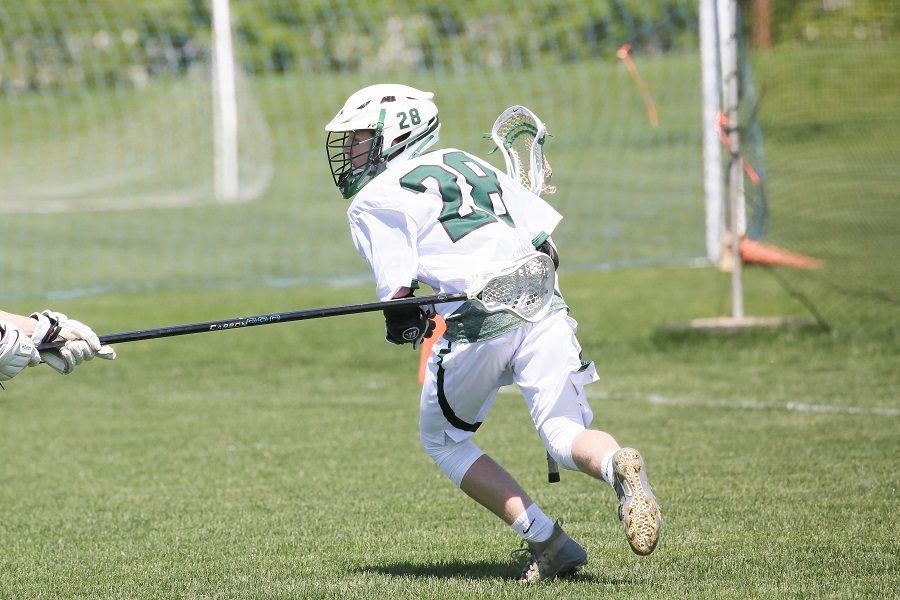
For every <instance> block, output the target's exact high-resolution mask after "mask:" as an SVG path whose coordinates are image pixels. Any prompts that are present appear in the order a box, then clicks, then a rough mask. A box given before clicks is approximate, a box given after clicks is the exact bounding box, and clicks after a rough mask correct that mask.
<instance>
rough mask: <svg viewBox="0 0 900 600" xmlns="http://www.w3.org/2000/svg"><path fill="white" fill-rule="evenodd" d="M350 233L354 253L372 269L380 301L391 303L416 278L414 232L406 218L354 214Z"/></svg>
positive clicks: (394, 212)
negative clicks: (398, 292) (354, 248)
mask: <svg viewBox="0 0 900 600" xmlns="http://www.w3.org/2000/svg"><path fill="white" fill-rule="evenodd" d="M350 230H351V233H352V235H353V242H354V243H355V244H356V249H357V251H358V252H359V253H360V255H361V256H362V257H363V258H365V259H366V262H367V263H369V267H370V268H371V269H372V274H373V275H374V277H375V287H376V293H377V294H378V298H379V299H380V300H390V299H391V298H393V297H394V294H395V293H396V292H397V290H399V289H400V288H402V287H409V286H410V284H411V283H412V282H413V281H414V280H415V279H416V277H417V272H418V264H419V257H418V254H417V251H416V239H415V232H416V229H415V225H414V224H413V223H412V221H411V219H410V218H409V216H407V215H406V214H404V213H403V212H401V211H398V210H390V209H378V210H367V211H365V212H361V213H358V214H357V215H355V218H354V219H353V220H352V221H351V223H350Z"/></svg>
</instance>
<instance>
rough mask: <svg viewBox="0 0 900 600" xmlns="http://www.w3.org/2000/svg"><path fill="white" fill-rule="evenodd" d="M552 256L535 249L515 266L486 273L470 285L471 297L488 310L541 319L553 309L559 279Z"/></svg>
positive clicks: (529, 318)
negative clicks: (551, 304)
mask: <svg viewBox="0 0 900 600" xmlns="http://www.w3.org/2000/svg"><path fill="white" fill-rule="evenodd" d="M555 274H556V269H555V268H554V266H553V260H552V259H551V258H550V257H549V256H547V255H546V254H544V253H543V252H532V253H529V254H527V255H525V256H524V257H522V258H521V259H519V260H518V261H516V263H515V264H513V265H512V266H510V267H508V268H506V269H503V270H502V271H499V272H496V273H490V274H485V275H483V276H481V277H479V278H477V279H475V280H473V281H472V282H470V285H469V286H467V287H468V289H469V290H470V300H472V301H473V302H476V303H478V304H480V305H481V306H482V308H484V310H486V311H488V312H497V311H500V310H506V311H509V312H511V313H513V314H515V315H517V316H519V317H521V318H523V319H525V320H526V321H531V322H535V321H540V320H541V319H542V318H544V316H545V315H546V314H547V312H548V311H549V310H550V300H552V299H553V293H554V290H555V287H554V285H555V283H556V277H555Z"/></svg>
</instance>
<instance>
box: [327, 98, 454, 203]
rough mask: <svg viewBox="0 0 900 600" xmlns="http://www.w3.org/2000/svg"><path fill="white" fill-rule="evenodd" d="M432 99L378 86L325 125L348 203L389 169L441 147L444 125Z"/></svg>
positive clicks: (333, 170) (350, 102)
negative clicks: (439, 136) (388, 167)
mask: <svg viewBox="0 0 900 600" xmlns="http://www.w3.org/2000/svg"><path fill="white" fill-rule="evenodd" d="M433 96H434V95H433V94H432V93H431V92H423V91H421V90H417V89H415V88H411V87H409V86H405V85H397V84H376V85H372V86H369V87H366V88H363V89H361V90H359V91H358V92H356V93H355V94H353V95H352V96H351V97H350V98H349V99H348V100H347V102H346V103H345V104H344V107H343V108H341V110H340V111H339V112H338V114H337V115H336V116H335V117H334V119H332V120H331V122H330V123H328V125H326V126H325V130H326V131H327V132H328V137H327V139H326V151H327V153H328V162H329V165H330V167H331V174H332V176H333V178H334V183H335V185H337V187H338V188H339V189H340V190H341V194H342V195H343V196H344V198H350V197H351V196H353V195H355V194H356V193H357V192H359V191H360V190H361V189H362V188H363V187H364V186H365V185H366V184H367V183H368V182H369V181H371V180H372V179H373V178H375V177H376V176H377V175H378V174H380V173H381V172H382V171H384V170H385V169H386V168H387V166H388V164H393V163H394V162H399V161H404V160H408V159H410V158H414V157H416V156H418V155H419V154H421V153H423V152H424V151H425V150H426V149H427V148H429V147H430V146H432V145H433V144H434V143H436V142H437V140H438V133H439V130H440V121H439V119H438V111H437V107H436V106H435V105H434V103H433V102H432V100H431V99H432V97H433ZM370 139H371V142H370Z"/></svg>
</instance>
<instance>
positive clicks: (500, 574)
mask: <svg viewBox="0 0 900 600" xmlns="http://www.w3.org/2000/svg"><path fill="white" fill-rule="evenodd" d="M354 572H356V573H380V574H382V575H389V576H392V577H423V578H436V579H504V580H508V581H513V580H515V579H516V578H517V577H518V576H519V567H518V566H517V565H512V564H510V563H508V562H496V561H486V560H485V561H474V562H464V561H450V562H435V563H413V562H398V563H390V564H385V565H368V566H362V567H358V568H356V569H354ZM560 581H569V582H576V583H582V582H583V583H599V584H603V585H613V586H620V585H633V584H635V583H637V581H636V580H634V579H631V578H626V577H596V576H594V575H591V574H588V573H578V574H576V575H573V576H572V577H567V578H565V579H561V580H560Z"/></svg>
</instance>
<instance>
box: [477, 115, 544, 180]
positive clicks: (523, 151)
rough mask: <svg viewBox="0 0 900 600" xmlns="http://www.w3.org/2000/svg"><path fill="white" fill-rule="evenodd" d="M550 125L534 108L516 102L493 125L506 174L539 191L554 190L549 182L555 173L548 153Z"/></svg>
mask: <svg viewBox="0 0 900 600" xmlns="http://www.w3.org/2000/svg"><path fill="white" fill-rule="evenodd" d="M546 137H547V128H546V126H545V125H544V123H543V121H541V120H540V119H539V118H538V116H537V115H536V114H534V112H532V111H531V110H529V109H527V108H525V107H524V106H519V105H514V106H510V107H509V108H507V109H506V110H505V111H503V112H502V113H500V116H498V117H497V119H496V120H495V121H494V125H493V127H492V128H491V139H492V140H494V143H495V144H497V148H499V149H500V153H501V154H503V160H504V161H505V162H506V174H507V175H509V176H510V177H512V178H513V179H515V180H516V181H518V182H519V183H521V184H522V185H523V186H524V187H526V188H528V189H529V190H531V191H532V193H534V194H537V195H539V196H540V195H542V194H553V193H555V192H556V188H555V187H553V186H551V185H548V184H547V182H548V181H549V180H550V177H552V175H553V170H552V169H551V168H550V163H549V162H548V161H547V158H546V156H544V141H545V139H546Z"/></svg>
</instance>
